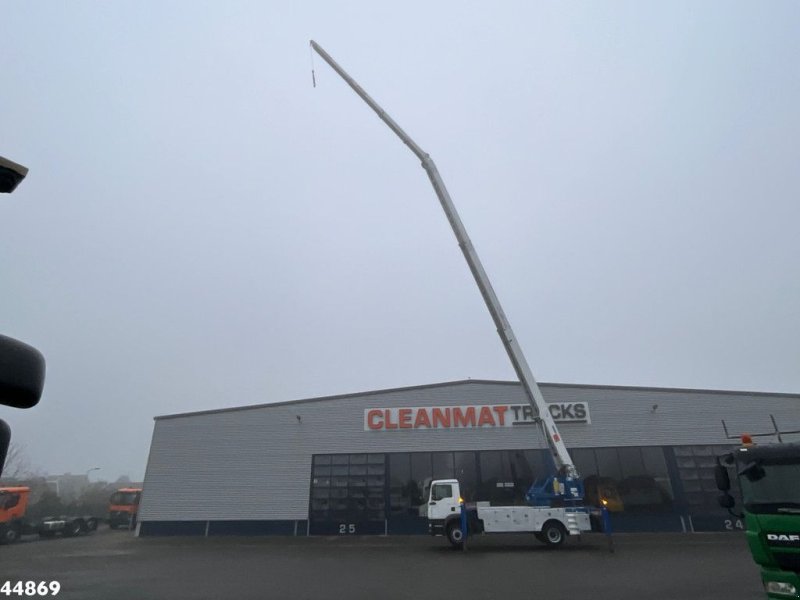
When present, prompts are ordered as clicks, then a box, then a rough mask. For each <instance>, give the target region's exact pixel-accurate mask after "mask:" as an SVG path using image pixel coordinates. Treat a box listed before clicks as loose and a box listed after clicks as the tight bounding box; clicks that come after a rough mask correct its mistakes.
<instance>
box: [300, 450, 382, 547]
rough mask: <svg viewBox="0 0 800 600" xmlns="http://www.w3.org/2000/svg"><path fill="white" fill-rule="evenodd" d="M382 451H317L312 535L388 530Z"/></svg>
mask: <svg viewBox="0 0 800 600" xmlns="http://www.w3.org/2000/svg"><path fill="white" fill-rule="evenodd" d="M385 498H386V458H385V456H384V455H383V454H318V455H315V456H314V457H313V464H312V466H311V499H310V502H309V533H310V534H311V535H366V534H382V533H384V532H385V530H386V511H385V508H386V507H385V504H386V500H385Z"/></svg>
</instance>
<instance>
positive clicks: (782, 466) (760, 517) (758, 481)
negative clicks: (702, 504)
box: [715, 435, 800, 599]
mask: <svg viewBox="0 0 800 600" xmlns="http://www.w3.org/2000/svg"><path fill="white" fill-rule="evenodd" d="M731 471H732V472H733V474H734V476H735V477H736V478H737V480H738V483H739V488H740V490H741V495H742V498H741V500H742V506H741V512H737V510H736V508H737V507H736V500H735V498H734V497H733V495H731V493H730V490H731V480H730V475H729V472H731ZM715 476H716V482H717V487H718V488H719V489H720V491H721V492H722V494H721V495H720V497H719V503H720V505H721V506H722V507H723V508H726V509H728V510H729V511H730V512H731V514H732V515H734V516H735V517H737V518H744V522H745V530H746V536H747V543H748V545H749V546H750V552H751V553H752V555H753V559H754V560H755V561H756V563H758V565H759V566H760V567H761V580H762V582H763V584H764V589H765V590H766V592H767V597H768V598H775V599H778V598H784V599H786V598H800V444H798V443H794V444H767V445H759V446H756V445H755V444H753V443H752V438H750V437H749V436H746V435H745V436H742V446H741V448H738V449H737V450H735V451H733V452H731V453H729V454H726V455H724V456H722V457H720V458H719V461H718V464H717V466H716V471H715Z"/></svg>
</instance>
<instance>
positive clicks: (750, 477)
mask: <svg viewBox="0 0 800 600" xmlns="http://www.w3.org/2000/svg"><path fill="white" fill-rule="evenodd" d="M766 474H767V472H766V471H764V467H762V466H761V465H760V464H758V463H757V462H751V463H748V464H746V465H745V466H744V467H743V468H742V470H741V471H739V475H744V476H745V477H747V481H760V480H761V479H764V476H766Z"/></svg>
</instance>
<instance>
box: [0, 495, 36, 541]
mask: <svg viewBox="0 0 800 600" xmlns="http://www.w3.org/2000/svg"><path fill="white" fill-rule="evenodd" d="M30 493H31V488H29V487H3V488H0V544H10V543H11V542H14V541H16V540H18V539H19V536H20V535H21V534H22V530H23V528H24V526H25V521H24V517H25V511H26V510H27V509H28V497H29V496H30Z"/></svg>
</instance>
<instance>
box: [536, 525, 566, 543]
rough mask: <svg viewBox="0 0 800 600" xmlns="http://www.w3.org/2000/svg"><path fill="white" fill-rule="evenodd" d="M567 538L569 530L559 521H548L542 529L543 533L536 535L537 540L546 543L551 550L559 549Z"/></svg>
mask: <svg viewBox="0 0 800 600" xmlns="http://www.w3.org/2000/svg"><path fill="white" fill-rule="evenodd" d="M566 537H567V530H566V529H564V526H563V525H562V524H561V523H559V522H558V521H548V522H547V523H545V524H544V526H543V527H542V531H541V532H540V533H538V534H537V535H536V538H537V539H538V540H539V541H541V542H544V543H545V544H546V545H547V546H548V547H550V548H557V547H558V546H560V545H561V544H563V543H564V539H565V538H566Z"/></svg>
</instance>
